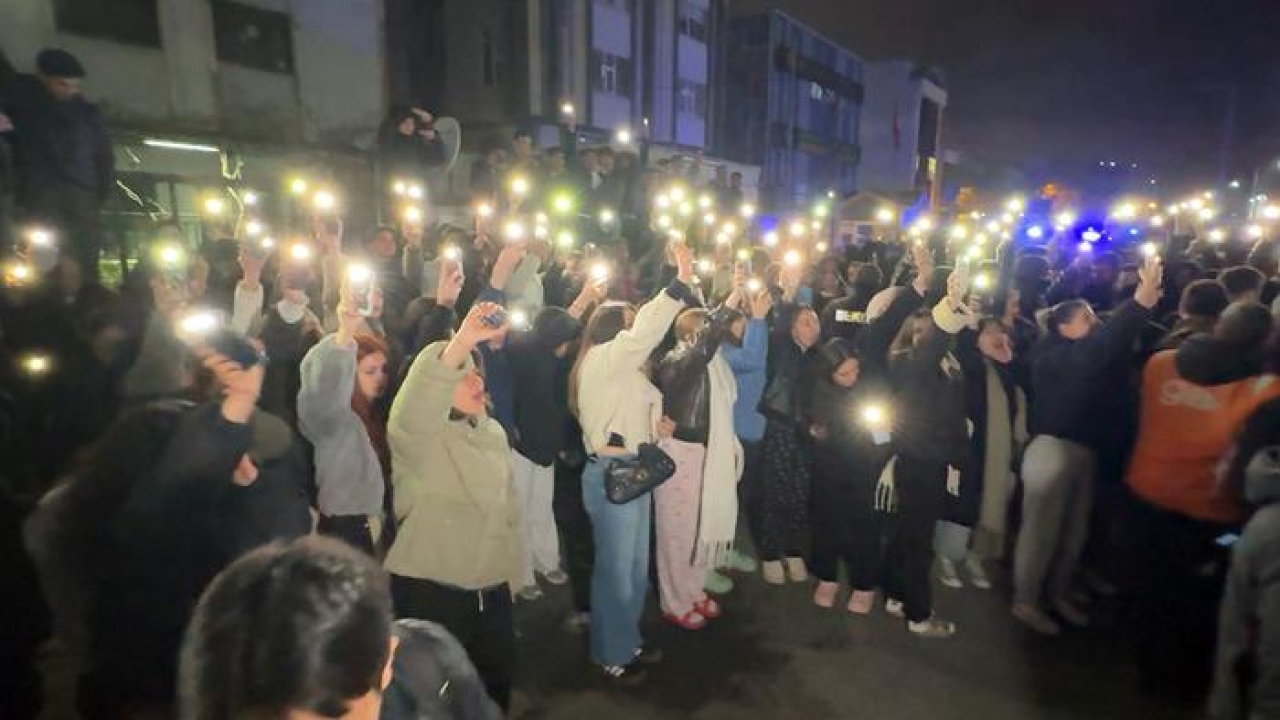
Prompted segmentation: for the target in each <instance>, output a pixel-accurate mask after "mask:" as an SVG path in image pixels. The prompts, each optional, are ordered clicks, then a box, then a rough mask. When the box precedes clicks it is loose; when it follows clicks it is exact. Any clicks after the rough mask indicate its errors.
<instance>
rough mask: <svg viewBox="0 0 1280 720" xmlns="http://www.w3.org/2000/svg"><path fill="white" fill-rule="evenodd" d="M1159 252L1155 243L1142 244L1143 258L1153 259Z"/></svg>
mask: <svg viewBox="0 0 1280 720" xmlns="http://www.w3.org/2000/svg"><path fill="white" fill-rule="evenodd" d="M1159 252H1160V249H1159V248H1157V247H1156V244H1155V243H1153V242H1144V243H1142V256H1143V257H1148V258H1153V257H1155V256H1156V255H1157V254H1158V253H1159Z"/></svg>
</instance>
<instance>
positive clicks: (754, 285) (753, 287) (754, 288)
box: [747, 278, 764, 293]
mask: <svg viewBox="0 0 1280 720" xmlns="http://www.w3.org/2000/svg"><path fill="white" fill-rule="evenodd" d="M762 287H764V285H763V284H762V283H761V282H760V280H759V279H758V278H747V291H748V292H752V293H758V292H760V288H762Z"/></svg>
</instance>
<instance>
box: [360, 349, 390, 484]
mask: <svg viewBox="0 0 1280 720" xmlns="http://www.w3.org/2000/svg"><path fill="white" fill-rule="evenodd" d="M354 338H355V341H356V367H357V370H356V372H357V373H359V365H360V361H361V360H364V359H365V358H367V357H369V356H370V355H373V354H375V353H382V356H383V357H384V358H387V362H388V363H389V362H390V353H389V352H388V349H387V343H386V342H385V341H383V339H382V338H380V337H378V336H376V335H370V334H368V333H356V334H355V336H354ZM351 410H352V411H353V412H354V413H355V414H356V415H357V416H358V417H359V418H360V422H362V423H364V430H365V432H366V433H367V434H368V435H369V443H370V444H371V445H373V451H374V452H375V453H377V455H378V463H379V464H380V465H382V474H383V476H384V477H390V476H391V446H390V445H388V444H387V420H386V418H385V417H383V415H382V412H381V410H380V408H379V407H378V406H377V403H376V401H374V400H370V399H369V398H367V397H365V396H364V393H362V392H360V382H359V379H357V380H356V383H355V385H354V386H352V388H351Z"/></svg>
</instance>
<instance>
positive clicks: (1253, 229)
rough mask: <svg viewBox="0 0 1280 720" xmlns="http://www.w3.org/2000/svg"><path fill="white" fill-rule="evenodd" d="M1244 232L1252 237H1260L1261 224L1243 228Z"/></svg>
mask: <svg viewBox="0 0 1280 720" xmlns="http://www.w3.org/2000/svg"><path fill="white" fill-rule="evenodd" d="M1245 234H1246V235H1248V236H1249V237H1251V238H1254V239H1257V238H1260V237H1262V226H1261V225H1250V226H1249V227H1247V228H1245Z"/></svg>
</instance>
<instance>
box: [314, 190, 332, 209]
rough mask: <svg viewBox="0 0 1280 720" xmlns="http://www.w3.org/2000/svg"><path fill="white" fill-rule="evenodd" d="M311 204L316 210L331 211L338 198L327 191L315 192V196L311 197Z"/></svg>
mask: <svg viewBox="0 0 1280 720" xmlns="http://www.w3.org/2000/svg"><path fill="white" fill-rule="evenodd" d="M311 204H312V205H314V206H315V208H316V209H317V210H332V209H333V208H334V207H335V206H337V204H338V198H336V197H334V195H333V193H331V192H329V191H328V190H317V191H316V194H315V195H312V196H311Z"/></svg>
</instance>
